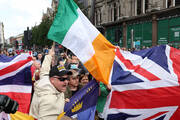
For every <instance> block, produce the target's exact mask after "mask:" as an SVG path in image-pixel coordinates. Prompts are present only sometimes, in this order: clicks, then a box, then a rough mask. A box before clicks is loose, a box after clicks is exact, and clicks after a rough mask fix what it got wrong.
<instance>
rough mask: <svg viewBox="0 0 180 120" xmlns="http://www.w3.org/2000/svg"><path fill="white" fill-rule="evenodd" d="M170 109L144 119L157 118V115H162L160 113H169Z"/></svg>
mask: <svg viewBox="0 0 180 120" xmlns="http://www.w3.org/2000/svg"><path fill="white" fill-rule="evenodd" d="M167 112H168V111H165V112H159V113H157V114H155V115H153V116H151V117H148V118H146V119H144V120H152V119H153V118H156V117H158V116H160V115H163V114H164V113H167Z"/></svg>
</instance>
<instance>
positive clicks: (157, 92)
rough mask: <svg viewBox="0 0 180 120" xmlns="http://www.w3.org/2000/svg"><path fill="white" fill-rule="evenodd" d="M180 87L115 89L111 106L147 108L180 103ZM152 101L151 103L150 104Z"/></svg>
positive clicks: (118, 107)
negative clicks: (119, 90)
mask: <svg viewBox="0 0 180 120" xmlns="http://www.w3.org/2000/svg"><path fill="white" fill-rule="evenodd" d="M179 93H180V87H179V86H178V87H165V88H154V89H147V90H129V91H124V92H118V91H113V92H112V98H111V103H110V108H117V109H143V108H144V109H146V108H156V107H165V106H179V105H180V102H179V101H180V94H179ZM149 103H151V104H149Z"/></svg>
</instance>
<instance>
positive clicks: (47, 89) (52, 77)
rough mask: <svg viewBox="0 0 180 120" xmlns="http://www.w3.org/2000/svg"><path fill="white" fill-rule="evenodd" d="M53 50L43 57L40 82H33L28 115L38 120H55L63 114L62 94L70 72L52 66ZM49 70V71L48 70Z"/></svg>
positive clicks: (60, 67) (63, 102) (63, 101)
mask: <svg viewBox="0 0 180 120" xmlns="http://www.w3.org/2000/svg"><path fill="white" fill-rule="evenodd" d="M53 56H54V50H53V49H51V50H50V52H49V54H48V55H46V56H45V59H44V61H43V64H42V68H41V72H40V80H38V81H36V82H35V87H34V94H33V99H32V102H31V107H30V113H29V114H30V115H32V116H33V117H34V118H35V119H38V120H56V119H57V117H58V115H59V114H60V113H62V112H63V109H64V104H65V98H64V92H65V91H66V87H67V85H68V81H69V75H72V72H70V71H68V70H66V69H65V68H64V67H63V66H57V65H56V66H53V67H52V68H51V67H50V66H51V63H52V58H53ZM50 68H51V69H50Z"/></svg>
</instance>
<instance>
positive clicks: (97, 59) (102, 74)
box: [48, 0, 115, 84]
mask: <svg viewBox="0 0 180 120" xmlns="http://www.w3.org/2000/svg"><path fill="white" fill-rule="evenodd" d="M48 38H49V39H51V40H53V41H56V42H58V43H60V44H62V45H63V46H65V47H66V48H68V49H70V50H71V51H72V52H73V53H74V54H75V55H76V56H77V57H78V58H79V59H80V60H81V62H82V63H83V64H84V65H85V67H86V68H87V69H88V71H89V72H90V73H91V74H92V75H93V76H94V77H95V78H96V80H98V81H102V82H103V83H105V84H107V83H108V79H109V75H110V71H111V68H112V64H113V60H114V56H115V46H113V45H112V44H111V43H110V42H109V41H107V40H106V38H105V37H104V36H103V35H102V34H101V33H100V32H99V31H98V30H97V29H96V28H95V27H94V26H93V25H92V24H91V22H90V21H89V20H88V19H87V18H86V16H85V15H84V14H83V13H82V12H81V10H80V9H79V8H78V6H77V5H76V4H75V3H74V1H73V0H59V6H58V12H57V14H56V17H55V19H54V22H53V24H52V26H51V28H50V31H49V33H48Z"/></svg>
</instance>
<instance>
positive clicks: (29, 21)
mask: <svg viewBox="0 0 180 120" xmlns="http://www.w3.org/2000/svg"><path fill="white" fill-rule="evenodd" d="M51 1H52V0H0V22H3V24H4V32H5V33H4V34H5V39H7V38H9V37H11V36H16V35H18V34H21V33H23V32H24V30H26V29H27V27H28V26H29V27H30V28H31V27H32V26H34V25H35V24H36V25H38V24H39V23H40V21H41V18H42V15H43V11H44V12H46V9H47V7H51Z"/></svg>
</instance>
